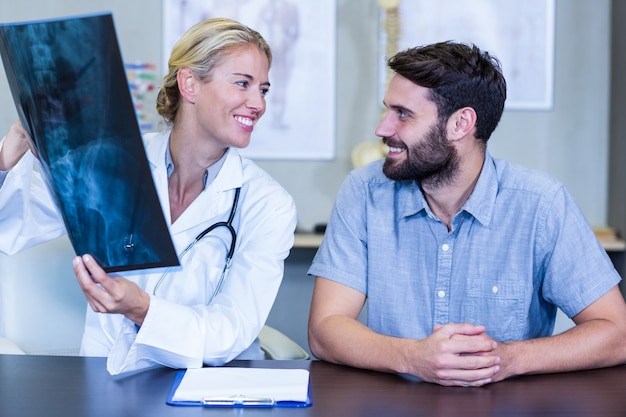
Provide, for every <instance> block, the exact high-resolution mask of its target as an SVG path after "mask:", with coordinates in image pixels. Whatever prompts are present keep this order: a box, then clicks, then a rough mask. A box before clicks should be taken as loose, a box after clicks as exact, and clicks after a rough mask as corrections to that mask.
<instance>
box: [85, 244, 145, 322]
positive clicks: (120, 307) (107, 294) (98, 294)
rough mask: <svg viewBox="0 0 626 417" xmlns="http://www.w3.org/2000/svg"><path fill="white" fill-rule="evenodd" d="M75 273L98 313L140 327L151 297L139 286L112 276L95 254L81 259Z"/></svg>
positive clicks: (88, 300) (92, 306)
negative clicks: (119, 317) (100, 263)
mask: <svg viewBox="0 0 626 417" xmlns="http://www.w3.org/2000/svg"><path fill="white" fill-rule="evenodd" d="M73 265H74V273H75V274H76V278H77V279H78V283H79V284H80V288H81V289H82V291H83V293H84V294H85V297H86V298H87V302H88V303H89V305H90V306H91V308H92V309H93V311H95V312H98V313H118V314H123V315H125V316H126V317H127V318H128V319H129V320H131V321H133V322H134V323H136V324H138V325H140V326H141V325H142V324H143V320H144V318H145V317H146V314H147V312H148V307H149V306H150V296H149V295H148V294H147V293H146V292H145V291H143V290H142V289H141V288H139V286H138V285H137V284H135V283H134V282H132V281H129V280H128V279H126V278H123V277H115V278H112V277H110V276H109V275H108V274H107V273H106V272H105V271H104V270H103V269H102V268H101V267H100V265H98V263H97V262H96V260H95V259H94V258H93V257H92V256H91V255H83V256H82V257H81V256H77V257H76V258H74V261H73Z"/></svg>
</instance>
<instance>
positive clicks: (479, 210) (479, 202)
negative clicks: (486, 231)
mask: <svg viewBox="0 0 626 417" xmlns="http://www.w3.org/2000/svg"><path fill="white" fill-rule="evenodd" d="M405 190H407V196H411V195H413V196H414V197H413V198H408V200H407V202H406V205H405V207H406V209H405V211H404V216H411V215H414V214H416V213H418V212H420V211H422V210H425V211H426V212H427V213H428V215H429V216H434V214H433V213H432V211H431V210H430V207H428V203H427V202H426V197H424V193H423V192H422V189H421V188H420V187H419V185H418V183H417V182H411V183H410V184H408V187H406V188H405ZM497 194H498V178H497V173H496V167H495V162H494V160H493V158H492V157H491V155H490V154H489V152H487V151H486V150H485V162H484V163H483V167H482V169H481V172H480V176H479V177H478V181H476V185H475V186H474V190H473V191H472V194H470V197H469V198H468V199H467V201H466V202H465V204H464V205H463V207H461V210H460V211H465V212H467V213H469V214H470V215H472V216H473V217H474V218H476V220H478V221H479V222H480V223H481V224H482V225H484V226H488V225H489V223H490V222H491V218H492V216H493V210H494V207H495V204H496V196H497Z"/></svg>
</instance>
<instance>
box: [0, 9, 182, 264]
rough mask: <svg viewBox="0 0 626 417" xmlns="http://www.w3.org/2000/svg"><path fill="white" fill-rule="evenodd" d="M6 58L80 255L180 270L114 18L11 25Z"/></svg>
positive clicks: (1, 38) (0, 32)
mask: <svg viewBox="0 0 626 417" xmlns="http://www.w3.org/2000/svg"><path fill="white" fill-rule="evenodd" d="M0 55H1V56H2V62H3V64H4V68H5V71H6V74H7V78H8V81H9V85H10V88H11V92H12V95H13V98H14V101H15V105H16V108H17V112H18V115H19V118H20V120H21V122H22V125H23V126H24V128H25V129H26V131H27V132H28V133H29V135H30V136H31V138H32V139H33V142H34V145H35V148H36V150H37V153H38V154H39V159H40V161H41V165H42V170H43V172H42V175H43V177H44V178H45V179H46V181H47V184H48V187H49V188H50V190H51V193H52V195H53V196H54V198H55V201H56V203H57V205H58V207H59V209H60V211H61V213H62V215H63V219H64V221H65V226H66V228H67V231H68V234H69V238H70V241H71V242H72V245H73V247H74V250H75V251H76V253H77V254H81V255H82V254H86V253H90V254H92V255H93V256H94V258H95V259H96V260H97V261H98V262H99V263H100V265H101V266H102V267H103V268H104V269H105V270H106V271H108V272H113V271H122V270H131V269H143V268H152V267H161V266H175V265H178V264H179V262H178V258H177V256H176V252H175V250H174V246H173V244H172V239H171V236H170V234H169V230H168V228H167V224H166V222H165V218H164V214H163V211H162V208H161V206H160V203H159V199H158V196H157V193H156V189H155V186H154V182H153V179H152V175H151V172H150V166H149V163H148V160H147V157H146V153H145V149H144V147H143V142H142V139H141V132H140V130H139V126H138V122H137V118H136V114H135V109H134V106H133V102H132V98H131V94H130V90H129V87H128V82H127V79H126V73H125V70H124V65H123V62H122V58H121V53H120V49H119V45H118V42H117V37H116V33H115V26H114V23H113V17H112V15H111V14H110V13H103V14H94V15H85V16H77V17H71V18H63V19H53V20H43V21H37V22H23V23H11V24H1V25H0Z"/></svg>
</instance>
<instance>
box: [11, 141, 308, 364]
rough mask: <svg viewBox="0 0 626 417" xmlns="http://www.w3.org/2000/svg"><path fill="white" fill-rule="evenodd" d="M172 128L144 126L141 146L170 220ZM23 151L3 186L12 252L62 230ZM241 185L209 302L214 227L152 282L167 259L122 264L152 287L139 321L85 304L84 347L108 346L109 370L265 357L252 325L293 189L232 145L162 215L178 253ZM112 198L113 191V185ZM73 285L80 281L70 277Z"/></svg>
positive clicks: (218, 245) (279, 263)
mask: <svg viewBox="0 0 626 417" xmlns="http://www.w3.org/2000/svg"><path fill="white" fill-rule="evenodd" d="M168 137H169V132H162V133H152V134H147V135H146V136H145V137H144V139H145V146H146V153H147V156H148V159H149V161H150V164H151V169H152V176H153V178H154V182H155V185H156V189H157V192H158V195H159V199H160V201H161V205H162V207H163V209H164V215H165V218H166V221H167V222H168V224H169V220H170V215H169V196H168V178H167V172H166V167H165V152H166V148H167V146H168ZM34 163H36V159H35V158H34V157H33V155H32V154H31V153H30V152H29V153H27V154H26V155H25V156H24V157H23V158H22V160H20V162H19V163H18V164H17V165H16V166H15V167H14V168H13V169H12V170H11V171H10V172H9V173H8V174H7V176H6V179H5V182H4V184H3V185H2V187H1V188H0V230H2V239H0V252H2V253H5V254H9V255H10V254H13V253H16V252H18V251H20V250H22V249H26V248H28V247H31V246H34V245H36V244H38V243H41V242H44V241H48V240H51V239H54V238H56V237H59V236H60V235H62V234H64V233H66V230H65V226H64V225H63V222H62V219H61V217H60V215H59V212H58V210H57V208H56V206H55V205H54V203H53V200H52V198H51V196H50V194H49V192H48V189H47V188H46V186H45V184H44V183H43V181H42V178H41V176H40V175H39V174H38V172H36V171H33V169H32V167H33V164H34ZM236 187H241V195H240V198H239V204H238V207H237V214H236V216H235V219H234V222H233V223H234V227H235V230H236V231H237V246H236V248H235V254H234V256H233V260H232V263H231V267H230V270H229V271H228V273H227V275H226V278H225V280H224V283H223V284H222V287H221V290H220V292H219V293H218V294H217V296H216V297H215V299H214V300H213V302H212V303H211V304H210V305H206V304H207V302H208V300H209V299H210V297H211V295H212V293H213V289H214V287H215V286H216V285H217V281H218V280H219V276H220V274H221V272H222V268H223V267H224V260H225V257H226V252H227V249H228V246H229V245H230V237H229V236H230V235H229V233H228V231H227V230H226V229H225V228H223V227H220V228H217V229H215V230H214V231H212V232H210V233H209V234H208V235H206V236H205V237H204V238H203V239H202V240H201V241H200V242H199V243H198V244H196V245H195V246H194V247H193V248H192V249H191V250H190V251H189V252H188V253H187V254H185V255H184V256H183V257H182V258H181V259H180V261H181V267H177V268H174V269H172V270H170V272H169V273H168V274H167V275H166V277H165V278H164V280H163V281H162V282H161V284H160V285H159V286H158V289H157V291H156V294H155V286H156V283H157V281H159V278H160V277H161V276H162V275H163V272H164V270H165V268H155V269H151V270H140V271H130V272H129V271H127V272H122V273H119V275H122V276H124V277H126V278H128V279H130V280H132V281H134V282H136V283H137V284H138V285H139V286H140V287H141V288H143V289H144V290H145V291H146V292H148V294H150V297H151V300H150V307H149V309H148V313H147V315H146V317H145V320H144V322H143V324H142V327H141V329H139V330H137V329H136V327H135V325H134V323H132V322H131V321H130V320H128V319H126V318H125V317H124V316H123V315H120V314H100V313H94V312H93V311H92V310H91V309H90V308H88V310H87V317H86V323H85V332H84V335H83V341H82V346H81V354H83V355H86V356H108V361H107V367H108V370H109V372H110V373H112V374H118V373H121V372H127V371H133V370H138V369H142V368H145V367H149V366H155V365H165V366H169V367H173V368H195V367H201V366H202V365H203V364H206V365H221V364H224V363H226V362H228V361H230V360H232V359H235V358H248V359H252V358H259V359H260V358H262V352H261V350H260V347H259V344H258V340H257V339H256V338H257V335H258V334H259V332H260V330H261V328H262V327H263V325H264V323H265V320H266V319H267V316H268V314H269V312H270V309H271V307H272V304H273V302H274V299H275V297H276V294H277V292H278V288H279V286H280V282H281V280H282V276H283V269H284V264H283V262H284V259H285V258H286V257H287V255H288V254H289V250H290V248H291V247H292V245H293V232H294V229H295V226H296V210H295V204H294V202H293V199H292V198H291V196H290V195H289V194H288V193H287V192H286V191H285V190H284V189H283V188H282V187H281V186H280V185H279V184H278V183H277V182H276V181H275V180H273V179H272V178H271V177H270V176H269V175H268V174H267V173H265V172H264V171H263V170H261V169H260V168H259V167H258V166H257V165H255V164H254V163H253V162H252V161H250V160H248V159H246V158H243V157H241V156H240V155H239V153H238V152H237V150H235V149H232V148H231V149H230V150H229V151H228V154H227V156H226V160H225V161H224V165H223V166H222V168H221V170H220V172H219V174H218V175H217V177H216V178H215V180H214V181H213V182H212V183H210V184H209V185H207V187H206V188H205V190H204V191H203V192H202V193H201V194H200V195H199V196H198V197H197V198H196V200H195V201H194V202H193V203H192V204H191V205H190V206H189V207H188V208H187V209H186V210H185V212H184V213H183V214H182V215H181V216H180V217H179V218H178V219H177V220H176V222H175V223H174V224H173V225H169V227H170V233H171V236H172V239H173V241H174V246H175V247H176V250H177V252H178V253H181V252H182V250H183V249H184V248H185V247H186V246H187V245H189V243H191V241H192V240H193V239H194V238H195V237H196V236H197V235H198V233H200V232H201V231H202V230H204V229H205V228H207V227H209V226H210V225H212V224H213V223H215V222H218V221H225V220H227V218H228V215H229V213H230V210H231V206H232V203H233V197H234V190H235V188H236ZM111 198H115V195H112V196H111ZM77 285H78V284H77Z"/></svg>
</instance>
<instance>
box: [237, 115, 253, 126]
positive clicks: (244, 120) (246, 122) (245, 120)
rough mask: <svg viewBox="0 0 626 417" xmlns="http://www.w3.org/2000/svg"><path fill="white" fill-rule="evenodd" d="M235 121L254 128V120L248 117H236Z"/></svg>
mask: <svg viewBox="0 0 626 417" xmlns="http://www.w3.org/2000/svg"><path fill="white" fill-rule="evenodd" d="M235 120H237V121H238V122H239V123H241V124H242V125H246V126H252V119H248V118H247V117H241V116H235Z"/></svg>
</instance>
